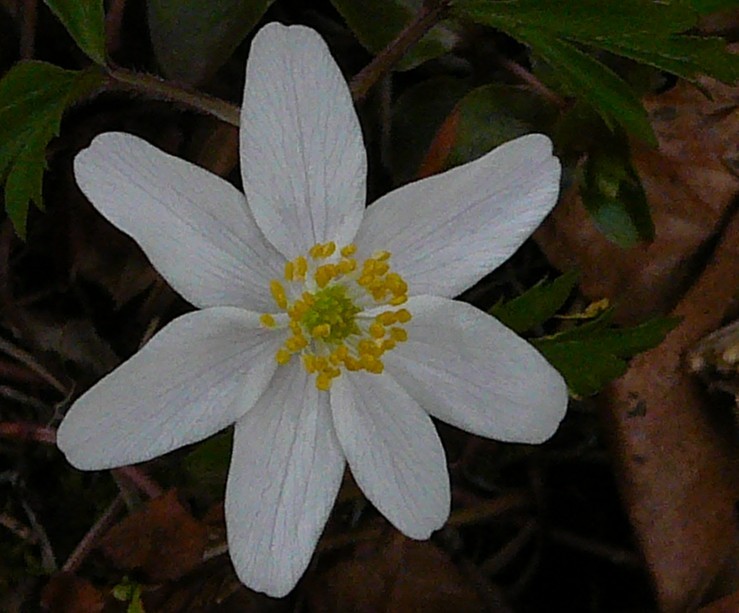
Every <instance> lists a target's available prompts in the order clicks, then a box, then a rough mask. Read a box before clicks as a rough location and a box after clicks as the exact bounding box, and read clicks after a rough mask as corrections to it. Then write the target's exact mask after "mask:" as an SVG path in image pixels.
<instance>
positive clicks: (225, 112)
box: [108, 67, 239, 126]
mask: <svg viewBox="0 0 739 613" xmlns="http://www.w3.org/2000/svg"><path fill="white" fill-rule="evenodd" d="M108 76H109V85H110V86H111V87H112V88H114V89H116V88H117V89H123V90H127V91H133V92H138V93H143V94H146V95H147V96H150V97H152V98H158V99H160V100H167V101H169V102H176V103H179V104H183V105H185V106H187V107H189V108H192V109H196V110H198V111H201V112H202V113H207V114H209V115H213V116H214V117H217V118H218V119H220V120H221V121H225V122H226V123H229V124H231V125H232V126H238V125H239V107H238V106H236V105H234V104H231V103H230V102H226V101H225V100H220V99H218V98H214V97H212V96H208V95H207V94H203V93H200V92H197V91H195V90H192V89H186V88H184V87H181V86H178V85H175V84H173V83H171V82H169V81H165V80H164V79H161V78H160V77H156V76H154V75H150V74H144V73H138V72H133V71H131V70H126V69H125V68H117V67H111V68H109V69H108Z"/></svg>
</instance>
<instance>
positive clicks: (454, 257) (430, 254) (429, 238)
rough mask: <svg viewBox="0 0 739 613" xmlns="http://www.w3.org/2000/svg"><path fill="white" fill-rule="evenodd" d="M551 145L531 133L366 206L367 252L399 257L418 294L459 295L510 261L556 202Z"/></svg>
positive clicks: (395, 260)
mask: <svg viewBox="0 0 739 613" xmlns="http://www.w3.org/2000/svg"><path fill="white" fill-rule="evenodd" d="M559 174H560V166H559V161H558V160H557V158H555V157H554V156H553V155H552V144H551V141H550V140H549V139H548V138H547V137H546V136H543V135H541V134H529V135H527V136H523V137H521V138H518V139H516V140H513V141H511V142H508V143H506V144H504V145H502V146H500V147H498V148H497V149H494V150H493V151H491V152H490V153H488V154H486V155H484V156H483V157H481V158H480V159H478V160H475V161H474V162H470V163H469V164H465V165H463V166H459V167H457V168H453V169H452V170H449V171H447V172H445V173H443V174H440V175H436V176H434V177H430V178H428V179H422V180H420V181H416V182H415V183H410V184H408V185H405V186H403V187H401V188H400V189H397V190H395V191H393V192H390V193H389V194H387V195H386V196H383V197H382V198H380V199H379V200H378V201H377V202H375V203H374V204H373V205H371V206H370V207H369V208H368V209H367V214H366V215H365V219H364V221H363V222H362V225H361V226H360V228H359V233H358V234H357V238H356V241H355V242H356V243H357V245H358V246H359V249H360V252H361V253H365V254H371V253H373V252H374V251H377V250H387V251H390V253H392V256H393V257H392V266H393V268H394V269H395V270H397V272H399V273H400V274H401V275H402V276H403V277H404V278H405V280H406V281H407V282H408V284H409V286H410V293H411V295H419V294H431V295H437V296H447V297H453V296H456V295H458V294H460V293H461V292H462V291H463V290H465V289H467V288H468V287H470V286H472V285H473V284H474V283H475V282H476V281H478V280H479V279H480V278H482V277H483V276H484V275H486V274H487V273H489V272H491V271H492V270H493V269H495V268H497V267H498V266H499V265H500V264H502V263H503V262H504V261H505V260H507V259H508V258H509V257H510V256H511V255H512V254H513V252H514V251H516V249H518V247H519V246H520V245H521V244H522V243H523V242H524V241H525V240H526V239H527V238H528V237H529V236H530V235H531V233H532V232H533V231H534V229H535V228H536V227H537V226H538V225H539V224H540V223H541V222H542V220H543V219H544V217H546V215H547V214H548V213H549V211H550V210H551V209H552V207H553V206H554V204H555V203H556V201H557V193H558V191H559Z"/></svg>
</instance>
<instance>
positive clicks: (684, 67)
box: [455, 0, 739, 144]
mask: <svg viewBox="0 0 739 613" xmlns="http://www.w3.org/2000/svg"><path fill="white" fill-rule="evenodd" d="M725 5H728V3H724V2H720V1H716V2H706V1H704V2H699V1H693V2H686V1H685V0H682V1H679V0H672V1H667V0H666V1H664V2H646V1H643V0H509V1H502V2H491V1H489V0H459V2H457V3H456V4H455V6H456V9H457V11H458V13H459V15H460V16H462V17H466V18H470V19H472V20H474V21H477V22H479V23H483V24H485V25H489V26H492V27H495V28H498V29H500V30H502V31H504V32H506V33H507V34H509V35H511V36H513V37H514V38H516V39H518V40H520V41H521V42H523V43H525V44H527V45H529V46H530V47H531V49H532V50H533V51H534V53H536V54H537V55H539V56H540V57H541V58H542V59H543V60H544V61H545V62H547V63H548V64H550V65H551V67H552V68H553V69H554V71H555V73H556V74H557V76H558V77H559V78H560V80H561V82H562V84H563V85H564V86H565V87H566V88H567V89H568V90H570V92H571V93H573V94H576V95H579V96H581V97H582V98H583V99H584V100H585V101H587V102H588V103H589V104H591V105H592V106H593V107H594V108H595V109H596V110H597V111H598V112H599V113H600V114H601V116H602V117H603V120H604V121H605V122H606V124H608V126H609V127H611V128H613V127H614V126H615V125H617V124H618V125H621V126H622V127H624V128H625V129H626V130H628V131H629V132H631V133H632V134H634V135H636V136H638V137H639V138H641V139H643V140H644V141H646V142H649V143H652V144H654V143H655V138H654V134H653V132H652V129H651V127H650V126H649V123H648V120H647V116H646V112H645V111H644V109H643V107H642V106H641V103H640V102H639V99H638V97H637V96H636V94H635V92H634V91H633V90H632V89H631V88H630V87H629V86H628V85H627V84H626V82H624V81H623V80H622V79H621V78H620V77H619V76H618V75H616V74H615V73H614V72H613V71H611V70H610V69H609V68H607V67H606V66H605V65H604V64H602V63H601V62H600V61H599V60H597V59H595V58H594V57H591V56H590V55H587V54H585V53H584V52H583V51H582V50H581V49H580V48H579V46H585V47H588V48H590V49H592V50H595V51H599V50H604V51H608V52H610V53H614V54H617V55H621V56H624V57H628V58H631V59H633V60H636V61H637V62H641V63H644V64H648V65H651V66H654V67H656V68H659V69H661V70H665V71H667V72H670V73H673V74H675V75H678V76H680V77H683V78H685V79H689V80H695V78H696V77H697V76H698V75H700V74H707V75H709V76H712V77H715V78H717V79H719V80H721V81H724V82H726V83H733V82H735V81H736V80H737V79H739V57H738V56H736V55H732V54H730V53H728V52H727V51H726V49H725V43H724V41H723V40H721V39H719V38H710V37H696V36H689V35H685V34H683V33H684V32H685V31H686V30H689V29H690V28H692V27H693V26H694V25H695V24H696V21H697V18H698V14H699V13H706V12H709V11H710V10H713V9H715V8H722V7H724V6H725Z"/></svg>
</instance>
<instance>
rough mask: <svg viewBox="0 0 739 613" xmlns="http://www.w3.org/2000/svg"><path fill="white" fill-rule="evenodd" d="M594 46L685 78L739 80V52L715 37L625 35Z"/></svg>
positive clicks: (604, 40)
mask: <svg viewBox="0 0 739 613" xmlns="http://www.w3.org/2000/svg"><path fill="white" fill-rule="evenodd" d="M597 46H598V47H599V48H601V49H605V50H606V51H610V52H611V53H614V54H616V55H622V56H624V57H628V58H630V59H632V60H635V61H637V62H640V63H642V64H647V65H648V66H653V67H654V68H659V69H660V70H664V71H665V72H669V73H671V74H674V75H676V76H678V77H682V78H683V79H686V80H688V81H695V78H696V77H697V76H699V75H702V74H706V75H708V76H710V77H713V78H715V79H718V80H719V81H723V82H724V83H729V84H732V83H734V82H736V81H737V79H739V55H734V54H730V53H727V52H726V41H725V40H724V39H722V38H718V37H700V36H670V37H666V38H654V37H650V36H624V37H620V38H618V39H617V40H615V41H610V40H607V39H603V40H600V41H598V44H597Z"/></svg>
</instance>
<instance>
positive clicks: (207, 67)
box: [147, 0, 274, 84]
mask: <svg viewBox="0 0 739 613" xmlns="http://www.w3.org/2000/svg"><path fill="white" fill-rule="evenodd" d="M272 2H274V0H210V1H209V2H202V0H148V2H147V14H148V19H149V32H150V34H151V42H152V45H153V46H154V54H155V55H156V58H157V61H158V62H159V65H160V66H161V68H162V71H163V72H164V74H165V75H166V76H167V77H169V78H170V79H174V80H177V81H182V82H184V83H190V84H195V83H200V82H202V81H205V80H206V79H207V78H208V77H209V76H211V75H212V74H213V73H214V72H215V71H216V70H218V68H220V67H221V66H222V65H223V63H224V62H225V61H226V60H227V59H228V58H229V57H230V56H231V54H232V53H233V51H234V49H236V47H237V46H238V45H239V43H241V41H242V40H244V37H245V36H246V35H247V34H248V33H249V32H250V31H251V29H252V28H253V27H254V26H255V25H256V23H257V22H258V21H259V20H260V19H261V18H262V15H264V13H265V11H266V10H267V9H268V8H269V7H270V5H271V4H272Z"/></svg>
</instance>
